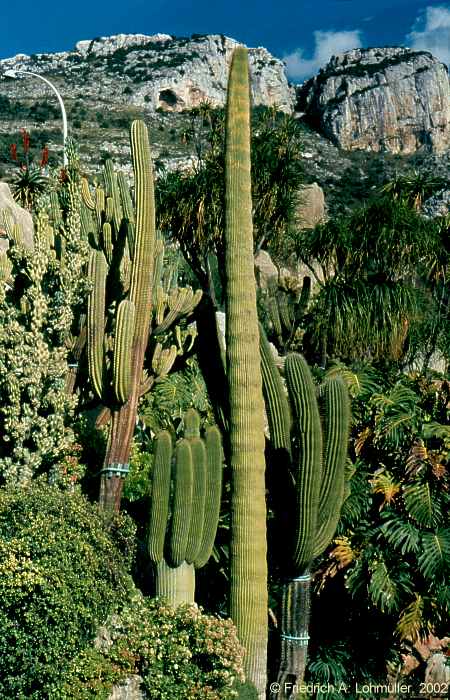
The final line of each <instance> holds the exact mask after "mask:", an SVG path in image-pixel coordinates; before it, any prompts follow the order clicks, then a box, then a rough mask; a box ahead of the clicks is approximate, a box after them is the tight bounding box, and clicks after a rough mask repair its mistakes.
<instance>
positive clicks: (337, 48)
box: [283, 29, 362, 80]
mask: <svg viewBox="0 0 450 700" xmlns="http://www.w3.org/2000/svg"><path fill="white" fill-rule="evenodd" d="M314 40H315V49H314V55H313V57H312V58H305V56H304V53H303V50H302V49H296V50H295V51H293V52H292V53H290V54H288V55H287V56H284V57H283V58H284V61H285V62H286V69H287V74H288V76H289V77H290V78H291V79H292V80H304V79H305V78H309V77H310V76H312V75H314V73H317V71H318V70H319V68H321V67H322V66H324V65H325V64H326V63H328V61H329V60H330V58H331V57H332V56H336V55H338V54H340V53H344V51H348V50H349V49H358V48H360V47H361V46H362V44H361V32H360V30H359V29H354V30H351V31H343V32H333V31H328V32H324V31H320V30H319V31H316V32H314Z"/></svg>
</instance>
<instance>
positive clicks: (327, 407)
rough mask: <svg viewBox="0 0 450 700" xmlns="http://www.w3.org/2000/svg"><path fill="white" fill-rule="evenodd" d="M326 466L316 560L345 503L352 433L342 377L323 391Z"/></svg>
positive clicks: (319, 515) (320, 504) (328, 382)
mask: <svg viewBox="0 0 450 700" xmlns="http://www.w3.org/2000/svg"><path fill="white" fill-rule="evenodd" d="M323 402H324V432H325V444H324V463H323V474H322V481H321V485H320V500H319V513H318V522H317V534H316V538H315V546H314V557H317V556H319V555H320V554H322V552H323V551H324V550H325V549H326V548H327V547H328V545H329V544H330V542H331V540H332V538H333V536H334V533H335V531H336V527H337V524H338V522H339V516H340V513H341V506H342V503H343V501H344V487H345V463H346V459H347V449H348V436H349V430H350V401H349V396H348V390H347V387H346V385H345V383H344V381H343V379H342V378H341V377H334V378H332V379H327V380H326V382H325V386H324V388H323Z"/></svg>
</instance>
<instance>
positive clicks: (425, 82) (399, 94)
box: [297, 47, 450, 154]
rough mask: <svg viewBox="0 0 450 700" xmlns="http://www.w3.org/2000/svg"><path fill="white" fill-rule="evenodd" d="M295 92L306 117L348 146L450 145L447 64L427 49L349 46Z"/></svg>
mask: <svg viewBox="0 0 450 700" xmlns="http://www.w3.org/2000/svg"><path fill="white" fill-rule="evenodd" d="M297 96H298V104H297V107H298V109H299V111H301V112H303V113H304V118H305V119H306V120H307V121H308V122H309V123H310V124H311V125H312V126H313V127H314V128H317V129H319V130H320V131H321V132H322V133H323V134H324V135H325V136H327V137H328V138H330V139H331V140H332V141H333V142H334V143H335V144H336V145H337V146H340V147H341V148H344V149H348V150H354V149H363V150H368V151H389V152H391V153H403V154H407V153H413V152H415V151H417V150H419V149H423V148H426V149H428V150H430V151H435V152H436V153H441V152H443V151H445V150H446V149H447V148H448V147H449V145H450V82H449V76H448V72H447V67H446V66H445V65H444V64H443V63H441V62H440V61H438V60H437V59H436V58H434V57H433V56H432V55H431V54H430V53H428V52H427V51H412V50H411V49H408V48H398V47H392V48H372V49H354V50H352V51H347V52H346V53H344V54H342V55H339V56H333V57H332V58H331V60H330V61H329V63H328V64H327V65H326V66H325V67H324V68H322V69H321V70H320V72H319V73H318V75H316V76H315V77H313V78H312V79H310V80H308V81H307V82H306V83H304V84H303V85H302V86H300V88H299V89H298V93H297Z"/></svg>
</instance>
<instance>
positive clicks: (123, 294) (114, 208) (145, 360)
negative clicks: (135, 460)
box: [81, 121, 201, 510]
mask: <svg viewBox="0 0 450 700" xmlns="http://www.w3.org/2000/svg"><path fill="white" fill-rule="evenodd" d="M131 152H132V159H133V169H134V176H135V197H134V204H133V202H132V199H131V196H130V193H129V190H128V187H127V185H126V182H125V180H124V177H123V175H122V174H120V173H119V174H116V173H115V172H114V170H113V167H112V164H111V162H109V161H107V163H106V165H105V170H104V182H105V188H104V189H103V188H101V187H97V188H96V190H95V193H94V194H92V193H91V191H90V189H89V185H88V183H87V182H86V181H83V183H82V195H83V201H84V208H83V210H82V216H81V225H82V228H83V230H84V231H85V233H86V235H87V236H88V238H89V241H90V243H91V245H92V248H93V250H92V253H91V257H90V261H89V277H90V279H91V281H92V291H91V294H90V296H89V299H88V312H87V351H88V366H89V377H90V380H91V383H92V387H93V389H94V391H95V393H96V394H97V396H98V397H99V398H100V399H101V401H102V403H103V404H104V406H105V409H104V411H102V413H101V420H100V423H101V424H105V423H106V422H108V420H109V423H110V426H109V439H108V445H107V451H106V456H105V461H104V464H103V469H102V472H101V484H100V502H101V504H102V505H103V506H104V507H105V508H106V509H109V510H118V509H119V507H120V499H121V493H122V486H123V478H124V477H125V476H126V474H127V473H128V469H129V456H130V451H131V442H132V439H133V433H134V427H135V423H136V414H137V407H138V402H139V398H140V397H141V396H142V395H143V394H145V393H146V392H147V391H149V390H150V389H151V387H152V385H153V383H154V382H155V381H158V379H161V378H162V377H164V376H165V375H166V374H167V373H168V372H169V371H170V369H171V366H172V365H173V363H174V361H175V358H176V355H177V353H178V352H182V350H183V349H182V348H180V347H177V345H175V344H172V345H171V346H170V347H165V341H166V338H167V331H168V330H169V329H170V328H171V327H173V326H174V324H175V323H177V322H178V321H179V320H180V319H182V318H184V317H186V316H188V315H189V314H191V313H192V311H193V310H194V308H195V306H196V304H197V303H198V301H199V299H200V296H201V292H195V293H194V292H193V291H192V289H190V288H186V289H178V288H173V289H171V290H170V291H168V292H167V291H166V290H165V289H163V287H162V286H161V285H160V284H159V281H160V277H161V269H162V258H163V253H164V248H163V244H162V241H160V240H159V239H158V237H157V234H156V229H155V210H154V192H153V174H152V163H151V156H150V145H149V140H148V133H147V129H146V127H145V125H144V123H143V122H141V121H135V122H133V124H132V127H131ZM150 339H151V343H150V345H149V340H150ZM149 355H150V356H149Z"/></svg>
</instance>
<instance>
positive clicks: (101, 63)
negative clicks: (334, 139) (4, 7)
mask: <svg viewBox="0 0 450 700" xmlns="http://www.w3.org/2000/svg"><path fill="white" fill-rule="evenodd" d="M238 45H239V44H238V42H237V41H235V40H234V39H230V38H228V37H226V36H223V35H216V34H214V35H197V34H193V35H192V37H191V38H176V37H172V36H170V35H169V34H155V35H152V36H147V35H145V34H118V35H116V36H111V37H99V38H97V39H93V40H88V41H79V42H78V43H77V44H76V47H75V50H74V51H70V52H60V53H53V54H35V55H33V56H26V55H25V54H20V55H18V56H15V57H14V58H11V59H4V60H2V61H0V71H1V72H4V71H5V70H11V69H12V70H16V71H20V70H28V71H32V72H35V73H41V74H44V75H46V76H48V77H51V78H52V80H53V79H55V80H56V81H58V80H59V78H60V77H61V76H64V78H65V82H66V83H68V85H69V86H72V88H79V87H82V90H83V97H84V99H85V100H86V99H87V100H89V98H92V99H97V100H99V99H100V101H101V100H103V99H104V96H106V95H107V96H108V100H109V101H116V102H117V100H120V101H121V102H123V101H124V100H125V101H126V102H127V103H128V104H130V105H134V106H136V107H146V108H148V109H154V110H155V109H158V108H160V109H163V110H166V111H182V110H184V109H190V108H192V107H196V106H198V105H199V104H200V103H201V102H205V101H207V102H209V103H210V104H211V105H212V106H222V105H224V104H225V98H226V85H227V79H228V70H229V63H230V60H231V55H232V52H233V50H234V48H235V47H236V46H238ZM249 63H250V71H251V90H252V96H253V101H254V104H255V105H267V106H271V105H278V106H279V107H280V109H282V110H284V111H286V112H291V111H292V109H293V103H294V96H293V92H292V90H291V88H290V87H289V86H288V82H287V78H286V75H285V67H284V64H283V62H282V61H281V60H280V59H277V58H274V56H272V55H271V54H270V53H269V52H268V51H267V50H266V49H265V48H252V49H249ZM36 87H40V88H41V90H42V87H43V86H36ZM44 88H45V86H44Z"/></svg>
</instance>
